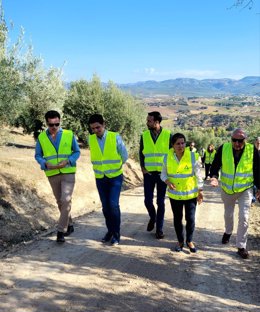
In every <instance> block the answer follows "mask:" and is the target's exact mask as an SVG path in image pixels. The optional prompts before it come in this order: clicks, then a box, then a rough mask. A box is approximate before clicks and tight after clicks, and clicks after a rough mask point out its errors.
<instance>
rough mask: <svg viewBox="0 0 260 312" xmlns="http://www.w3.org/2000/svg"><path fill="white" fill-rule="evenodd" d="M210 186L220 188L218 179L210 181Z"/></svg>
mask: <svg viewBox="0 0 260 312" xmlns="http://www.w3.org/2000/svg"><path fill="white" fill-rule="evenodd" d="M210 185H211V186H214V187H216V186H218V179H216V178H211V179H210Z"/></svg>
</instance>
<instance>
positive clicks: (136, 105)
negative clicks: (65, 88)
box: [63, 75, 146, 155]
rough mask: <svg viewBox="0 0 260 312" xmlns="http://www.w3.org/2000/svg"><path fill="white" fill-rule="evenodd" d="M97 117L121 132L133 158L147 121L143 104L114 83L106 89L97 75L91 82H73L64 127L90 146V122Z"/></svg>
mask: <svg viewBox="0 0 260 312" xmlns="http://www.w3.org/2000/svg"><path fill="white" fill-rule="evenodd" d="M94 113H99V114H102V115H103V116H104V119H105V121H106V127H107V129H109V130H111V131H116V132H119V133H120V134H121V135H122V137H123V138H124V141H125V143H126V144H127V146H128V149H129V150H131V154H132V155H133V154H136V150H137V149H138V145H139V137H140V134H141V132H142V130H143V128H144V121H145V117H146V114H145V110H144V106H143V104H142V103H141V102H140V101H137V100H136V99H134V98H133V97H132V96H131V95H129V94H126V93H124V92H123V91H121V90H120V89H118V88H117V87H116V86H115V84H114V83H113V82H109V84H108V86H107V87H103V86H102V84H101V82H100V79H99V78H98V77H97V76H96V75H94V76H93V78H92V80H91V81H89V82H88V81H85V80H80V81H76V82H73V83H72V84H71V87H70V90H69V93H68V97H67V99H66V101H65V104H64V108H63V114H64V116H63V124H64V126H65V127H67V128H70V129H72V130H73V131H74V132H75V133H76V134H77V135H78V137H79V139H80V140H81V141H83V142H86V139H87V135H88V120H89V117H90V116H91V115H92V114H94ZM137 142H138V144H137Z"/></svg>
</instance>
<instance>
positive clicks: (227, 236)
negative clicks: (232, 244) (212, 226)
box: [222, 233, 231, 244]
mask: <svg viewBox="0 0 260 312" xmlns="http://www.w3.org/2000/svg"><path fill="white" fill-rule="evenodd" d="M230 237H231V234H226V233H224V234H223V237H222V244H228V243H229V240H230Z"/></svg>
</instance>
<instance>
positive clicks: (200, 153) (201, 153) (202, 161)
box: [199, 147, 206, 168]
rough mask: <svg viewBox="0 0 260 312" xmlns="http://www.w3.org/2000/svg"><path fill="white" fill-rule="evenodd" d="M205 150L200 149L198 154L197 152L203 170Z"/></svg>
mask: <svg viewBox="0 0 260 312" xmlns="http://www.w3.org/2000/svg"><path fill="white" fill-rule="evenodd" d="M205 152H206V150H205V148H204V147H201V148H200V152H199V155H200V158H201V168H204V167H205Z"/></svg>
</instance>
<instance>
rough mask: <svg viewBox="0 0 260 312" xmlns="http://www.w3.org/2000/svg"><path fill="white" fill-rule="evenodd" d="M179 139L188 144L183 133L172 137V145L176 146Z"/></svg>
mask: <svg viewBox="0 0 260 312" xmlns="http://www.w3.org/2000/svg"><path fill="white" fill-rule="evenodd" d="M178 139H184V142H186V138H185V135H184V134H182V133H175V134H174V135H173V136H172V139H171V145H173V144H175V143H176V141H177V140H178Z"/></svg>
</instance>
